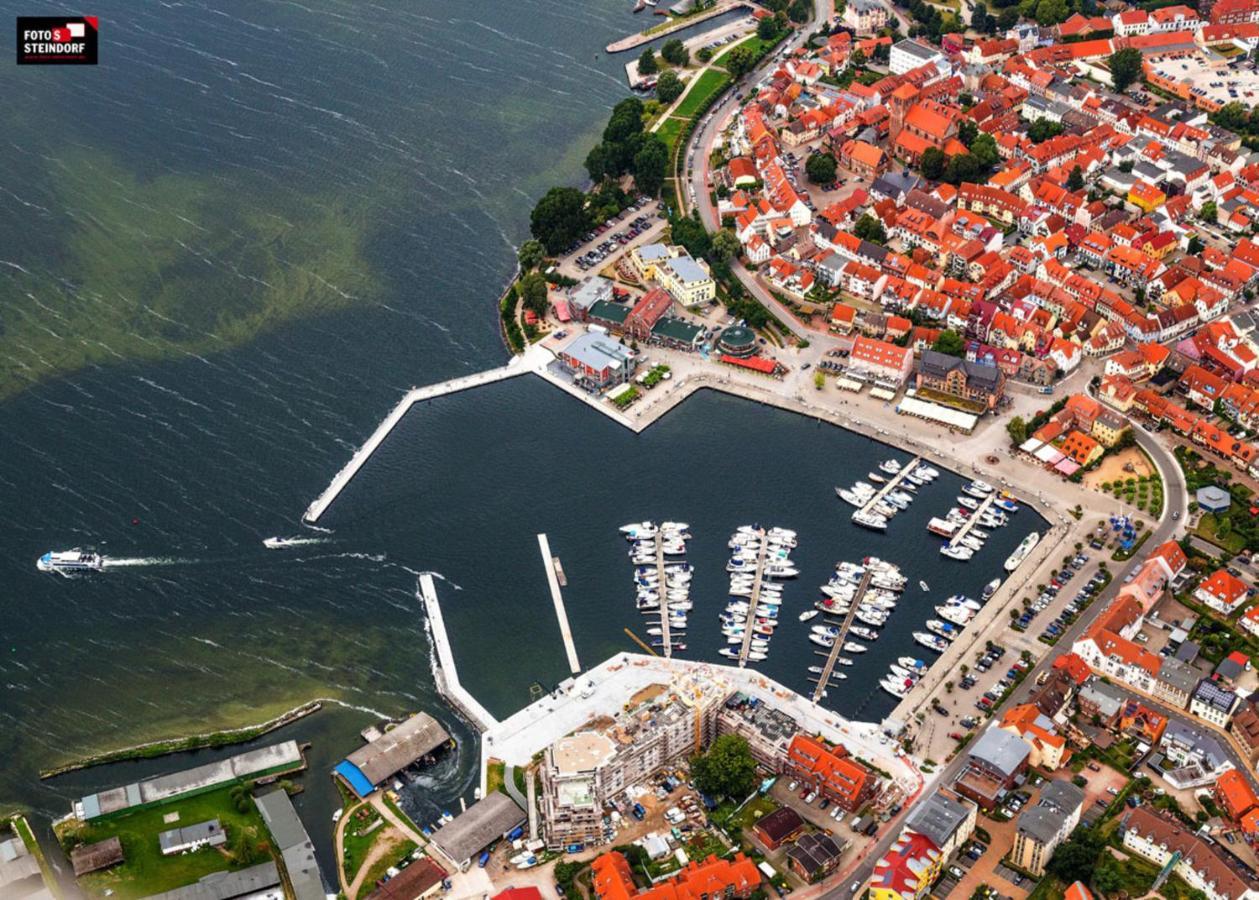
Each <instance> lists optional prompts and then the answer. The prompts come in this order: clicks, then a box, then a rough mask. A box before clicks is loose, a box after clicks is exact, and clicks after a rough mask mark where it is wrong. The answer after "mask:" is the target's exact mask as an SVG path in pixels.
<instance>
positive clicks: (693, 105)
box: [673, 69, 730, 119]
mask: <svg viewBox="0 0 1259 900" xmlns="http://www.w3.org/2000/svg"><path fill="white" fill-rule="evenodd" d="M729 83H730V74H729V73H728V72H726V71H725V70H723V69H709V70H707V71H706V72H704V73H703V74H702V75H700V76H699V78H698V79H697V80H696V82H695V83H694V84H693V85H692V86H691V89H690V90H689V91H688V92H687V94H686V96H685V97H683V98H682V102H681V103H679V104H678V107H677V109H675V110H674V111H673V115H674V117H676V118H679V119H689V118H691V116H693V115H695V114H696V113H697V112H699V110H700V109H702V108H703V106H704V104H705V103H707V102H708V99H709V98H710V97H712V96H713V95H714V94H716V93H717V92H718V91H720V90H721V89H722V88H724V87H725V86H726V85H727V84H729Z"/></svg>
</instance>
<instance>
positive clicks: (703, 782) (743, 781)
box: [691, 734, 757, 799]
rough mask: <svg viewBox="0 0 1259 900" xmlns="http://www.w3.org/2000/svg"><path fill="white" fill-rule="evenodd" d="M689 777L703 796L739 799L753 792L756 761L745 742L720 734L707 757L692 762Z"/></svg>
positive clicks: (736, 737) (703, 755)
mask: <svg viewBox="0 0 1259 900" xmlns="http://www.w3.org/2000/svg"><path fill="white" fill-rule="evenodd" d="M691 776H692V777H693V778H694V780H695V787H696V788H698V789H699V790H700V791H702V792H703V793H705V794H709V795H711V796H715V797H730V798H735V799H742V798H744V797H746V796H747V795H748V794H750V793H752V791H753V790H755V789H756V783H757V778H756V760H754V759H753V758H752V751H751V750H749V749H748V742H747V740H746V739H745V738H743V737H741V736H740V735H737V734H723V735H722V736H721V737H719V738H717V739H716V740H715V741H713V743H712V746H711V747H709V748H708V752H707V753H703V754H701V755H699V756H696V757H694V758H692V760H691Z"/></svg>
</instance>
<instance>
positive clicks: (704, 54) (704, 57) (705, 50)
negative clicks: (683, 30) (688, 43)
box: [695, 47, 713, 62]
mask: <svg viewBox="0 0 1259 900" xmlns="http://www.w3.org/2000/svg"><path fill="white" fill-rule="evenodd" d="M695 56H696V58H697V59H698V60H699V61H700V62H708V61H709V60H710V59H712V58H713V48H712V47H700V48H699V50H697V51H696V53H695Z"/></svg>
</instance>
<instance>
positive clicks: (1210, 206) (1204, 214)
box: [1198, 200, 1220, 224]
mask: <svg viewBox="0 0 1259 900" xmlns="http://www.w3.org/2000/svg"><path fill="white" fill-rule="evenodd" d="M1219 216H1220V211H1219V207H1217V206H1216V205H1215V201H1214V200H1208V201H1207V202H1206V203H1204V204H1202V209H1201V210H1199V211H1198V218H1199V219H1201V220H1202V221H1204V222H1210V223H1212V224H1214V223H1215V222H1216V221H1218V220H1219Z"/></svg>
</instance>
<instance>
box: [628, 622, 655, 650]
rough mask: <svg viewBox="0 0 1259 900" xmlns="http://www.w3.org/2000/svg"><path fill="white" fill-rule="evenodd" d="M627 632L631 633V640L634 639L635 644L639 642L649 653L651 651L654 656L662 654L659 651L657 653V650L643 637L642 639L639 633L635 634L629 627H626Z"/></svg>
mask: <svg viewBox="0 0 1259 900" xmlns="http://www.w3.org/2000/svg"><path fill="white" fill-rule="evenodd" d="M625 633H626V634H628V635H629V638H630V640H631V641H633V642H634V643H635V644H637V645H638V646H640V647H642V648H643V649H644V650H646V651H647V652H648V653H650V654H651V655H652V656H659V655H660V654H659V653H657V652H656V651H655V650H653V649H652V648H651V647H650V646H649V645H648V644H647V643H645V642H644V641H643V639H642V638H640V637H639V636H638V635H636V634H634V632H632V631H630V630H629V629H628V628H626V629H625Z"/></svg>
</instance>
